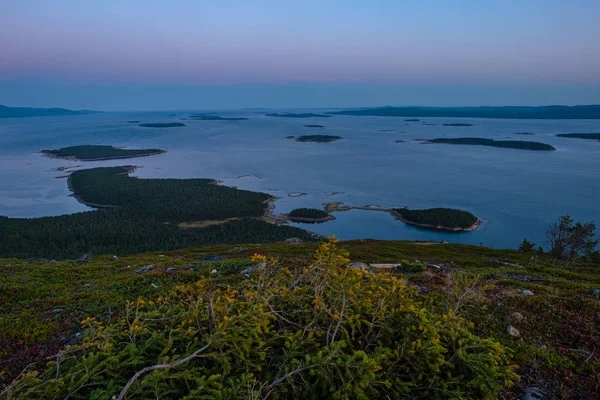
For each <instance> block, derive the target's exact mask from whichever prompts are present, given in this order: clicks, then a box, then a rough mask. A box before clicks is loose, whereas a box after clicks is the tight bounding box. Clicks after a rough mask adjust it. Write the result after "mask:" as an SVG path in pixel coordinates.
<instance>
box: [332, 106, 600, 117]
mask: <svg viewBox="0 0 600 400" xmlns="http://www.w3.org/2000/svg"><path fill="white" fill-rule="evenodd" d="M329 114H332V115H355V116H377V117H448V118H509V119H600V105H582V106H542V107H510V106H509V107H377V108H364V109H353V110H342V111H336V112H331V113H329Z"/></svg>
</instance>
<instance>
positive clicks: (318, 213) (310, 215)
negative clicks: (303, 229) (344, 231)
mask: <svg viewBox="0 0 600 400" xmlns="http://www.w3.org/2000/svg"><path fill="white" fill-rule="evenodd" d="M287 219H288V220H289V221H291V222H300V223H309V224H314V223H321V222H326V221H331V220H333V219H335V217H334V216H333V215H331V214H329V213H327V212H325V211H323V210H318V209H316V208H296V209H294V210H292V211H290V212H289V213H288V214H287Z"/></svg>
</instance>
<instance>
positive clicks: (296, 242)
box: [283, 237, 302, 244]
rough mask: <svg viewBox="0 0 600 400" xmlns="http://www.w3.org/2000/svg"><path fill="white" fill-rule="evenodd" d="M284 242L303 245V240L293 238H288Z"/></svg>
mask: <svg viewBox="0 0 600 400" xmlns="http://www.w3.org/2000/svg"><path fill="white" fill-rule="evenodd" d="M283 242H284V243H285V244H300V243H302V239H300V238H297V237H293V238H287V239H285V240H284V241H283Z"/></svg>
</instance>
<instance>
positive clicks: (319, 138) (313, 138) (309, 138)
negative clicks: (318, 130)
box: [295, 135, 343, 143]
mask: <svg viewBox="0 0 600 400" xmlns="http://www.w3.org/2000/svg"><path fill="white" fill-rule="evenodd" d="M295 139H296V142H315V143H330V142H335V141H336V140H342V139H343V137H341V136H332V135H305V136H297V137H295Z"/></svg>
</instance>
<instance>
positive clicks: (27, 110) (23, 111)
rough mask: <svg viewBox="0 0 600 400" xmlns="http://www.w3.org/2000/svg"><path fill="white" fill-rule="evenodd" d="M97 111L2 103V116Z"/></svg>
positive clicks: (71, 113) (41, 115)
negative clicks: (13, 105) (4, 104)
mask: <svg viewBox="0 0 600 400" xmlns="http://www.w3.org/2000/svg"><path fill="white" fill-rule="evenodd" d="M95 112H96V111H90V110H68V109H66V108H32V107H8V106H3V105H1V104H0V118H24V117H48V116H61V115H80V114H91V113H95Z"/></svg>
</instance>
